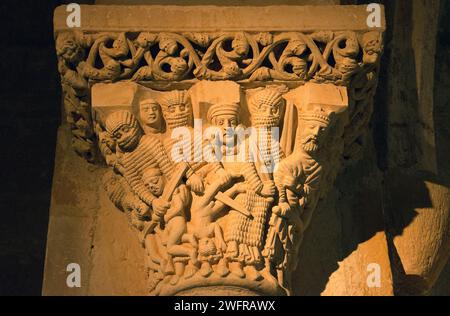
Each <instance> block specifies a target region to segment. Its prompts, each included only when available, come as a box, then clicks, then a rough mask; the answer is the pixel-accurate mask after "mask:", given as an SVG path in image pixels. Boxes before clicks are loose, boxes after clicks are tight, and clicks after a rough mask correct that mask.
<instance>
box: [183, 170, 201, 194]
mask: <svg viewBox="0 0 450 316" xmlns="http://www.w3.org/2000/svg"><path fill="white" fill-rule="evenodd" d="M186 184H187V185H188V186H189V187H190V188H191V190H192V191H194V192H195V193H197V194H201V193H203V192H204V190H205V187H204V185H203V180H202V178H201V177H200V176H199V175H196V174H193V175H192V176H190V177H189V179H188V180H187V181H186Z"/></svg>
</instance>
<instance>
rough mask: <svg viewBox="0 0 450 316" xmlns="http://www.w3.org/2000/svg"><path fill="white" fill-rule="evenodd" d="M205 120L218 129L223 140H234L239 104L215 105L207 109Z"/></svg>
mask: <svg viewBox="0 0 450 316" xmlns="http://www.w3.org/2000/svg"><path fill="white" fill-rule="evenodd" d="M207 118H208V121H209V122H210V123H211V124H212V125H214V126H216V127H218V128H220V130H221V131H222V136H223V137H224V139H227V138H230V137H232V138H234V137H235V129H236V127H237V126H238V124H239V104H238V103H216V104H214V105H212V106H211V107H210V108H209V110H208V115H207Z"/></svg>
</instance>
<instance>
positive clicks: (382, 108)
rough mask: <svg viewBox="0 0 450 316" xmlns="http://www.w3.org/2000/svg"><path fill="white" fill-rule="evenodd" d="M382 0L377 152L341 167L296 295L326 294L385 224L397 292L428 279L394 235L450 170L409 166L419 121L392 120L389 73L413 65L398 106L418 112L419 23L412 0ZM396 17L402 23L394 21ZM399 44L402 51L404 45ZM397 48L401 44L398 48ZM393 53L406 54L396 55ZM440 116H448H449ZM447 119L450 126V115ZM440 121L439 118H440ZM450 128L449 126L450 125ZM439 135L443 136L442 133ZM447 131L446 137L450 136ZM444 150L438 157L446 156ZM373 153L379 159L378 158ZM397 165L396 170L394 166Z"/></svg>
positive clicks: (305, 245) (305, 250)
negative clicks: (413, 269) (408, 264)
mask: <svg viewBox="0 0 450 316" xmlns="http://www.w3.org/2000/svg"><path fill="white" fill-rule="evenodd" d="M371 2H372V1H371ZM378 2H381V3H383V4H384V5H385V8H386V20H387V25H388V29H387V31H386V34H385V36H386V37H385V53H384V55H383V58H382V65H383V66H382V70H381V73H380V80H379V86H378V91H377V96H376V98H375V110H374V115H373V120H372V132H373V135H372V140H373V146H374V151H375V152H371V150H370V149H369V150H368V152H366V154H365V156H364V157H365V158H363V159H362V160H361V161H360V162H359V163H357V164H356V165H354V166H352V167H349V168H348V169H347V170H345V171H344V172H343V173H341V174H340V175H339V176H338V179H337V181H336V184H335V189H334V190H333V191H332V192H330V194H329V195H328V196H327V198H326V199H324V200H323V201H321V203H320V204H319V206H318V208H317V210H316V212H315V214H314V216H313V219H312V222H311V225H310V227H309V228H308V229H307V231H306V232H305V236H304V239H303V242H302V246H301V249H300V252H299V255H300V261H299V266H298V268H297V270H296V272H295V273H294V280H293V284H294V293H295V295H321V293H322V292H324V290H325V289H326V286H327V284H328V283H329V281H330V277H331V276H332V274H333V273H334V272H335V271H337V270H338V268H339V262H341V261H343V260H344V259H346V258H348V257H349V256H350V255H351V254H352V253H353V252H354V251H355V250H356V249H357V248H358V246H359V245H361V244H362V243H364V242H366V241H368V240H370V239H371V238H373V237H374V236H375V235H376V234H377V233H379V232H385V233H386V237H387V246H388V251H389V254H388V255H389V259H390V262H391V268H392V273H393V281H394V293H395V294H400V295H408V294H414V293H417V292H418V291H419V289H421V288H423V286H424V284H423V283H424V280H422V279H421V278H420V277H419V276H411V275H406V273H405V270H404V269H403V266H402V263H401V260H400V257H399V255H398V253H397V251H396V248H395V245H394V243H393V240H394V238H395V237H396V236H401V235H402V234H403V231H404V229H405V228H406V227H408V226H409V225H410V224H411V223H412V221H413V220H414V218H415V217H416V216H417V212H416V211H415V209H418V208H430V207H432V202H431V199H430V193H429V191H428V188H427V187H426V185H425V181H427V182H432V183H437V184H441V185H444V186H447V187H448V186H449V185H448V181H445V180H443V179H448V177H443V176H442V175H441V174H440V173H439V171H438V175H436V174H433V173H431V172H425V171H424V172H407V170H408V168H409V167H411V166H412V165H414V164H415V163H416V157H415V152H414V151H415V147H414V141H415V140H414V133H412V132H411V128H412V127H411V126H400V125H399V126H392V125H391V126H388V123H387V122H388V115H389V113H390V112H391V111H392V109H389V110H388V108H387V105H388V104H389V101H391V102H390V103H392V100H389V94H392V89H393V88H392V87H391V85H392V84H393V83H391V82H390V80H389V79H390V77H391V75H392V71H393V70H392V69H401V71H402V72H406V73H405V75H404V76H402V78H406V80H405V81H402V82H400V83H399V82H394V84H395V85H396V86H394V88H395V89H399V91H398V93H399V95H400V100H401V102H402V104H398V106H403V103H405V104H408V106H410V107H411V109H412V110H411V111H412V114H414V111H417V109H418V107H419V100H418V98H417V93H407V92H408V91H409V92H414V91H417V83H416V69H415V67H414V65H415V61H414V51H413V48H412V46H411V38H410V30H411V29H412V27H413V20H412V3H411V2H409V1H403V2H401V3H393V2H388V1H378ZM361 3H364V1H358V4H361ZM441 12H442V11H441ZM393 25H395V27H396V29H394V28H393V27H392V26H393ZM394 31H395V32H396V33H395V40H396V41H399V40H400V41H402V42H401V44H400V45H399V44H398V43H397V44H396V45H395V46H394V45H393V40H394ZM399 47H400V48H401V51H398V49H399ZM394 49H396V50H397V51H395V52H394V51H393V50H394ZM392 54H398V55H399V56H401V57H398V58H391V57H392ZM394 57H395V56H394ZM402 98H404V99H402ZM446 100H448V98H447V99H446ZM447 103H448V101H445V104H447ZM445 113H448V114H450V110H446V112H445ZM439 118H442V115H441V116H439ZM440 121H441V122H442V119H441V120H440ZM437 123H439V122H437ZM441 125H443V124H441ZM443 126H444V125H443ZM445 126H448V121H447V123H446V125H445ZM436 128H439V126H438V125H436ZM437 131H438V130H437ZM446 131H447V132H448V131H449V129H448V127H446ZM447 134H450V133H447ZM447 134H446V135H447ZM388 136H389V137H391V138H392V137H394V138H396V139H399V140H400V142H399V144H397V145H404V146H401V148H389V145H390V146H392V143H390V144H388ZM440 139H441V140H442V137H441V138H440ZM447 139H448V138H447ZM447 139H446V141H445V143H446V145H448V143H449V141H448V140H447ZM438 140H439V139H437V140H436V146H437V148H436V149H437V153H438V154H439V148H447V149H446V153H445V155H441V156H445V157H447V159H441V165H442V162H444V163H446V165H449V163H448V161H449V160H448V157H449V156H450V155H448V151H449V150H448V148H450V146H447V147H445V146H440V144H441V143H442V141H441V142H439V141H438ZM441 151H442V149H441ZM393 157H394V159H397V160H396V162H397V163H398V164H397V165H396V167H397V168H393V169H392V168H391V166H390V161H391V160H392V159H393ZM403 158H404V159H403ZM437 158H438V165H439V161H440V160H439V157H437ZM374 159H376V161H373V160H374ZM388 166H389V168H388ZM438 167H439V166H438ZM394 169H395V170H396V171H392V170H394ZM438 169H439V168H438ZM444 169H445V168H442V167H441V168H440V170H444ZM383 172H384V173H383ZM355 269H357V268H355ZM399 288H402V289H403V288H407V289H410V291H411V292H410V293H408V292H401V293H400V292H399Z"/></svg>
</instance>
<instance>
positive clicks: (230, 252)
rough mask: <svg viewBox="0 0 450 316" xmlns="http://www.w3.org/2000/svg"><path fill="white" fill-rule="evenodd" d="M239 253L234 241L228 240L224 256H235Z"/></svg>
mask: <svg viewBox="0 0 450 316" xmlns="http://www.w3.org/2000/svg"><path fill="white" fill-rule="evenodd" d="M238 255H239V248H238V245H237V243H236V242H235V241H230V242H229V243H228V247H227V252H226V256H227V258H237V256H238Z"/></svg>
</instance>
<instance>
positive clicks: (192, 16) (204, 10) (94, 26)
mask: <svg viewBox="0 0 450 316" xmlns="http://www.w3.org/2000/svg"><path fill="white" fill-rule="evenodd" d="M382 8H383V7H382ZM81 11H82V15H81V28H80V30H83V31H100V30H101V31H114V32H116V31H129V32H136V31H151V32H160V31H182V32H191V31H194V32H198V31H212V32H214V31H217V30H220V31H267V30H271V31H325V30H333V31H348V30H353V31H356V30H358V31H359V30H367V29H368V26H367V11H366V6H315V5H311V6H286V5H280V6H263V7H258V6H254V7H241V6H235V7H232V6H228V7H220V6H206V5H205V6H174V5H164V6H161V5H160V6H157V5H155V6H139V5H135V6H120V5H117V6H115V5H95V6H88V5H82V6H81ZM67 15H68V13H67V12H66V6H60V7H58V8H57V9H56V11H55V16H54V27H55V30H56V31H62V30H71V29H70V28H69V27H68V26H67V24H66V18H67ZM381 16H382V17H383V18H382V21H381V27H380V28H375V29H376V30H384V29H385V20H384V11H382V12H381ZM299 17H301V19H299ZM317 17H320V18H317Z"/></svg>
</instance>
